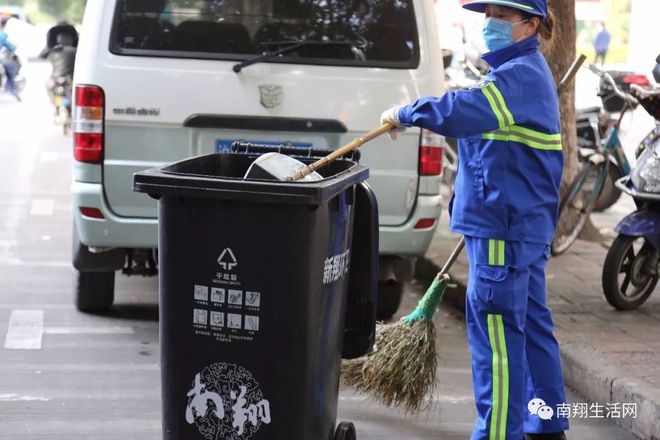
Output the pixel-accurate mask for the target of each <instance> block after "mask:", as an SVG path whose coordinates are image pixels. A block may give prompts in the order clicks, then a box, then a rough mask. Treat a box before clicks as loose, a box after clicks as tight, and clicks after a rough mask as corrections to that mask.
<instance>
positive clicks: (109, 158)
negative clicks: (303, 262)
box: [72, 0, 445, 318]
mask: <svg viewBox="0 0 660 440" xmlns="http://www.w3.org/2000/svg"><path fill="white" fill-rule="evenodd" d="M328 4H329V3H328V2H326V1H323V0H311V1H308V2H305V3H304V4H303V3H301V2H298V1H293V0H277V1H272V0H268V1H263V2H248V1H244V0H238V1H233V2H217V1H212V0H201V1H197V2H190V1H187V0H170V1H167V2H166V1H165V0H144V1H139V2H137V1H132V0H97V1H93V2H87V8H86V11H85V16H84V19H83V25H82V29H81V34H84V35H85V38H84V39H81V41H80V45H79V47H78V55H77V60H76V68H75V75H74V111H73V113H74V115H75V116H74V119H75V120H74V127H75V128H74V132H75V135H74V138H75V140H74V144H75V147H74V157H75V159H76V161H75V165H74V175H75V177H74V182H73V185H72V191H73V207H74V217H75V227H74V256H73V259H74V267H75V268H76V269H77V283H76V304H77V306H78V308H79V309H80V310H85V311H99V310H104V309H107V308H108V307H110V305H111V304H112V302H113V295H114V278H115V271H116V270H120V269H121V270H123V273H125V274H145V275H153V274H155V273H157V267H156V261H157V257H156V247H157V242H158V240H157V239H158V235H157V211H156V202H155V201H154V200H151V199H149V198H148V197H146V196H145V195H143V194H137V193H134V192H133V191H132V187H131V182H132V175H133V173H135V172H137V171H141V170H143V169H145V168H150V167H152V166H156V165H159V164H163V163H167V162H172V161H176V160H180V159H184V158H186V157H188V156H194V155H199V154H204V153H213V152H226V151H228V150H229V148H230V145H231V143H232V142H233V141H234V140H237V139H241V140H245V141H255V142H261V143H263V142H270V143H290V144H293V145H297V146H302V147H310V146H315V147H325V148H336V147H338V146H341V145H342V144H344V143H347V142H348V141H350V140H352V139H354V138H355V137H357V136H359V135H361V134H363V133H365V132H367V131H368V130H370V129H371V128H373V127H374V126H375V125H377V123H378V116H379V115H380V113H381V112H382V110H384V109H386V108H388V107H391V106H393V105H398V104H405V103H409V102H410V101H411V100H413V99H415V98H416V97H417V96H420V95H439V94H441V93H442V92H443V84H442V83H443V81H442V78H444V73H443V66H442V60H441V59H440V58H439V57H437V56H435V54H438V53H440V51H441V49H440V47H439V43H438V41H439V39H438V36H437V29H436V26H437V24H436V20H435V18H434V15H433V11H432V2H425V1H422V0H397V1H385V2H379V3H375V2H355V3H351V4H348V3H346V4H344V3H339V2H332V3H331V5H334V6H332V7H330V6H328ZM329 8H331V9H332V8H334V9H332V10H330V9H329ZM409 132H410V133H405V134H404V135H402V136H400V137H399V140H397V142H391V141H390V140H389V139H387V137H384V138H381V139H378V140H374V141H373V142H371V143H370V144H369V145H368V146H365V148H364V149H363V150H362V162H363V163H364V164H365V165H367V166H368V167H369V168H370V171H371V177H370V178H369V184H370V185H371V186H372V188H373V189H374V191H375V192H376V195H377V197H378V205H379V211H380V273H379V280H380V282H379V287H380V296H379V305H378V306H379V313H378V315H379V317H381V318H384V317H389V316H391V315H392V314H393V313H394V312H395V311H396V309H397V307H398V305H399V301H400V299H401V294H402V291H403V283H404V282H405V281H406V280H408V279H410V278H411V277H412V274H413V264H412V263H413V262H414V260H415V258H417V257H420V256H422V255H424V253H425V252H426V250H427V249H428V247H429V245H430V242H431V238H432V236H433V233H434V231H435V228H436V225H437V220H438V218H439V216H440V212H441V200H442V199H441V195H440V174H441V159H442V148H443V147H444V145H445V140H444V138H443V137H441V136H437V135H433V134H432V133H430V132H427V133H421V132H420V131H419V130H409ZM264 221H268V219H264ZM292 240H293V237H292ZM236 257H237V258H241V257H240V256H238V255H237V256H236ZM243 259H244V261H245V259H247V261H249V256H243Z"/></svg>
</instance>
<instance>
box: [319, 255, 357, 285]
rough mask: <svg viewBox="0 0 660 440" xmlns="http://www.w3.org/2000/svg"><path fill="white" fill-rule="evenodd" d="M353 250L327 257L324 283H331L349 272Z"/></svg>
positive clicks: (324, 266) (324, 268)
mask: <svg viewBox="0 0 660 440" xmlns="http://www.w3.org/2000/svg"><path fill="white" fill-rule="evenodd" d="M350 257H351V250H350V249H346V251H344V252H342V253H341V254H337V255H334V256H332V257H329V258H326V259H325V263H324V265H323V284H331V283H334V282H336V281H337V280H339V279H340V278H342V277H343V276H344V275H347V274H348V270H349V267H350Z"/></svg>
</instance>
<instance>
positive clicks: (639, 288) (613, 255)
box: [602, 85, 660, 310]
mask: <svg viewBox="0 0 660 440" xmlns="http://www.w3.org/2000/svg"><path fill="white" fill-rule="evenodd" d="M631 93H632V95H633V96H635V98H636V99H637V101H638V102H639V104H640V105H642V107H644V109H645V110H646V111H647V112H648V113H649V114H651V116H653V117H654V118H655V120H656V127H655V129H654V130H653V131H652V132H651V133H649V135H648V136H647V137H646V139H644V141H643V142H642V145H641V148H640V149H638V150H637V153H636V154H637V155H638V159H637V164H636V165H635V167H634V168H633V170H632V173H631V174H630V176H627V177H624V178H622V179H620V180H618V181H617V183H616V186H617V187H618V188H619V189H620V190H621V191H623V192H624V193H626V194H628V195H630V196H632V197H633V199H634V201H635V204H636V205H637V211H635V212H633V213H632V214H630V215H628V216H627V217H625V218H624V219H623V220H621V222H619V224H618V225H617V226H616V229H615V230H616V232H617V233H618V234H619V235H618V236H617V237H616V239H615V240H614V242H613V243H612V246H611V247H610V249H609V251H608V252H607V257H606V258H605V263H604V264H603V275H602V287H603V293H604V294H605V298H606V299H607V302H608V303H610V305H612V306H613V307H614V308H616V309H618V310H634V309H636V308H638V307H639V306H641V305H642V304H643V303H644V302H645V301H646V300H647V299H648V298H649V296H650V295H651V293H653V290H654V289H655V286H656V284H657V283H658V278H659V269H660V267H659V263H660V89H643V88H641V87H639V86H636V85H633V86H632V87H631Z"/></svg>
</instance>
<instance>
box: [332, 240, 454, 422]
mask: <svg viewBox="0 0 660 440" xmlns="http://www.w3.org/2000/svg"><path fill="white" fill-rule="evenodd" d="M464 244H465V241H464V239H463V238H461V241H460V242H459V243H458V245H457V246H456V248H455V249H454V251H453V252H452V255H451V256H450V257H449V260H448V261H447V263H446V264H445V266H444V267H443V268H442V270H441V271H440V272H439V273H438V275H436V277H435V279H434V280H433V283H431V286H429V288H428V289H427V290H426V293H425V294H424V296H423V297H422V299H420V300H419V302H418V303H417V307H416V308H415V310H413V312H412V313H410V314H408V315H407V316H405V317H404V318H402V319H401V321H399V322H398V323H396V324H388V325H378V327H377V328H376V343H375V346H374V349H373V350H372V351H371V352H370V353H369V354H367V355H366V356H364V357H361V358H358V359H352V360H345V361H343V362H342V369H341V379H342V381H343V382H344V383H345V384H346V385H348V386H350V387H352V388H354V389H356V390H357V391H359V392H362V393H365V394H370V395H371V396H372V397H374V398H375V399H376V400H378V401H380V402H382V403H383V404H385V405H386V406H390V407H396V408H401V409H403V411H404V412H405V413H413V412H417V411H419V410H420V409H422V408H423V406H422V404H423V402H424V399H425V397H426V395H430V394H432V393H433V390H434V389H435V373H436V368H437V355H436V350H435V327H434V325H433V321H432V320H433V315H434V314H435V311H436V309H437V308H438V304H439V303H440V301H442V297H443V295H444V293H445V290H446V289H447V287H450V285H449V284H448V282H449V275H447V271H448V270H449V268H450V267H451V265H452V264H453V263H454V261H455V260H456V258H458V255H459V254H460V252H461V250H462V249H463V246H464Z"/></svg>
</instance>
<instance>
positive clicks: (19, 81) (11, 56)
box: [0, 49, 27, 93]
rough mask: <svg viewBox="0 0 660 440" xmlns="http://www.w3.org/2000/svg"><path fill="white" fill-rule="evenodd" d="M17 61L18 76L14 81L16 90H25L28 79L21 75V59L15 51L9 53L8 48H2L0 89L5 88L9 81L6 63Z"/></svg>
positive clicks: (0, 52)
mask: <svg viewBox="0 0 660 440" xmlns="http://www.w3.org/2000/svg"><path fill="white" fill-rule="evenodd" d="M8 62H11V63H15V64H16V67H17V70H16V72H17V73H16V77H15V78H14V83H15V84H16V90H17V91H18V93H21V92H23V89H25V85H26V83H27V81H26V80H25V77H24V76H23V75H21V60H20V58H19V57H18V55H16V54H15V53H9V52H7V50H6V49H1V50H0V90H5V86H6V82H7V74H6V73H5V63H8Z"/></svg>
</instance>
